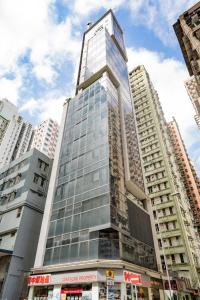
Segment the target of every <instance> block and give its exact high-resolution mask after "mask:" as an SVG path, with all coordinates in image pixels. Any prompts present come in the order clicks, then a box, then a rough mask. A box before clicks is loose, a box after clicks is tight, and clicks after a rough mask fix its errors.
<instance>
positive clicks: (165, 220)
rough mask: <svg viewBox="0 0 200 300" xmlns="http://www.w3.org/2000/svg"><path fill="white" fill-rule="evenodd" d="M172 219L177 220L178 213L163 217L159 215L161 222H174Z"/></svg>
mask: <svg viewBox="0 0 200 300" xmlns="http://www.w3.org/2000/svg"><path fill="white" fill-rule="evenodd" d="M172 221H177V215H176V214H173V215H169V216H162V217H159V222H160V223H164V222H172Z"/></svg>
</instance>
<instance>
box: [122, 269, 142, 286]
mask: <svg viewBox="0 0 200 300" xmlns="http://www.w3.org/2000/svg"><path fill="white" fill-rule="evenodd" d="M123 277H124V281H125V282H128V283H131V284H133V285H135V284H142V281H141V275H139V274H136V273H132V272H128V271H124V275H123Z"/></svg>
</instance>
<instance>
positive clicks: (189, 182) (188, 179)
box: [168, 118, 200, 233]
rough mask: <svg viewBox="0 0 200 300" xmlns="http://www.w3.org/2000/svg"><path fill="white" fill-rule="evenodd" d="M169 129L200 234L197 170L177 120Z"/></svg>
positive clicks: (199, 186) (199, 200) (169, 124)
mask: <svg viewBox="0 0 200 300" xmlns="http://www.w3.org/2000/svg"><path fill="white" fill-rule="evenodd" d="M168 129H169V134H170V137H171V141H172V144H173V149H174V153H175V156H176V160H177V163H178V165H179V169H180V172H181V175H182V178H183V183H184V186H185V189H186V192H187V196H188V199H189V201H190V207H191V210H192V214H193V218H194V225H195V227H197V230H198V232H199V233H200V185H199V179H198V176H197V174H196V171H195V168H194V166H193V165H192V163H191V161H190V159H189V157H188V153H187V150H186V147H185V145H184V142H183V140H182V137H181V134H180V131H179V127H178V124H177V122H176V120H175V118H173V120H172V121H171V122H169V123H168Z"/></svg>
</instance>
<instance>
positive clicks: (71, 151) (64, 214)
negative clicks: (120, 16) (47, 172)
mask: <svg viewBox="0 0 200 300" xmlns="http://www.w3.org/2000/svg"><path fill="white" fill-rule="evenodd" d="M126 61H127V57H126V50H125V47H124V41H123V32H122V30H121V28H120V26H119V24H118V22H117V20H116V18H115V17H114V15H113V13H112V11H108V12H107V13H106V14H105V15H104V16H103V17H102V18H100V19H99V20H98V21H97V22H96V23H95V24H93V25H92V24H90V27H89V28H88V30H87V31H86V32H85V33H84V37H83V44H82V51H81V59H80V67H79V74H78V80H77V88H76V96H75V97H74V98H72V99H68V100H67V101H66V103H65V105H64V112H63V120H62V124H61V129H60V138H59V142H58V146H57V151H56V153H55V159H54V165H53V171H52V176H51V182H50V188H49V192H48V196H47V203H46V207H45V214H44V219H43V224H42V229H41V234H40V239H39V244H38V250H37V255H36V261H35V266H34V269H33V270H32V273H33V274H32V275H31V276H33V277H30V281H29V285H30V293H29V299H30V300H32V299H35V298H36V299H37V297H39V296H38V293H40V291H39V290H40V288H38V280H40V277H37V276H44V277H41V278H43V279H41V280H42V281H43V280H45V278H46V277H45V276H47V278H46V280H47V281H48V280H49V281H48V282H47V283H44V284H42V288H44V289H45V290H44V294H45V296H44V297H48V293H50V296H49V299H51V298H50V297H52V299H63V300H64V299H93V300H98V299H105V297H107V299H123V298H124V296H123V295H125V293H126V294H127V297H128V299H136V298H137V297H139V295H141V297H143V298H142V299H152V295H153V293H155V298H154V299H163V289H162V286H161V285H160V287H159V288H158V290H157V291H156V292H154V287H152V286H151V285H152V283H151V280H152V282H154V281H155V282H156V280H157V279H158V282H159V280H160V279H161V273H160V268H161V263H160V260H159V257H156V251H155V249H156V247H157V248H158V245H157V242H156V238H155V234H154V233H155V232H154V229H153V231H152V228H153V226H152V225H153V215H152V211H151V206H150V201H149V200H148V198H147V197H146V195H145V192H144V182H143V176H142V167H141V162H140V155H139V148H138V141H137V132H136V127H135V120H134V115H133V108H132V103H131V97H130V89H129V81H128V72H127V66H126ZM107 271H110V274H113V273H114V274H115V275H114V277H112V276H106V274H108V273H109V272H108V273H106V272H107ZM124 271H127V272H131V273H130V276H129V275H127V274H128V273H127V274H126V273H124ZM117 274H118V275H117ZM124 274H126V275H127V276H126V275H124ZM34 276H36V277H34ZM48 276H49V277H48ZM87 276H88V277H87ZM124 276H125V277H124ZM145 276H146V277H145ZM56 278H57V279H56ZM70 278H72V279H70ZM73 278H75V279H73ZM77 278H78V279H77ZM79 278H89V281H90V282H84V281H83V282H80V281H81V280H82V279H80V280H79ZM92 278H93V279H92ZM124 278H126V280H125V279H124ZM131 278H132V279H133V281H132V282H131V280H132V279H131ZM134 278H136V279H135V280H136V281H137V284H139V285H138V286H139V287H140V288H141V289H143V290H141V289H139V287H138V288H137V284H134ZM151 278H153V279H151ZM154 278H155V280H154ZM68 279H69V280H70V281H71V280H72V282H68ZM73 280H74V281H73ZM127 281H128V282H127ZM126 284H128V285H129V288H128V287H127V290H126ZM39 286H41V284H40V285H39ZM49 286H51V288H50V290H51V291H47V290H48V287H49ZM122 286H123V287H122ZM133 286H134V288H133ZM76 289H78V292H77V290H76ZM41 293H43V291H42V292H41ZM74 294H76V296H74ZM55 295H57V296H55ZM106 295H107V296H106ZM108 295H109V296H108ZM144 295H145V296H144ZM156 295H157V296H156ZM158 295H159V296H158ZM34 297H35V298H34ZM55 297H57V298H55ZM81 297H82V298H81ZM108 297H109V298H108ZM113 297H115V298H113Z"/></svg>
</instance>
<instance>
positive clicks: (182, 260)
mask: <svg viewBox="0 0 200 300" xmlns="http://www.w3.org/2000/svg"><path fill="white" fill-rule="evenodd" d="M179 255H180V260H181V263H182V264H184V263H185V261H184V256H183V254H182V253H180V254H179Z"/></svg>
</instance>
